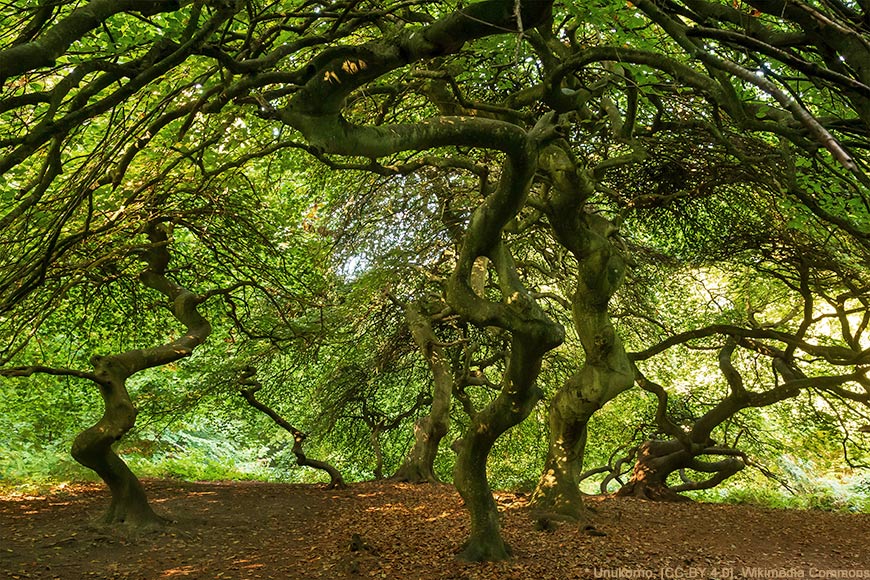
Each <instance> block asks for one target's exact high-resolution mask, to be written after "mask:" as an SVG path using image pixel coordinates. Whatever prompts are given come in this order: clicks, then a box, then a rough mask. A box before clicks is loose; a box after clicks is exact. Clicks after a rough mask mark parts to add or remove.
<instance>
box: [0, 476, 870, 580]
mask: <svg viewBox="0 0 870 580" xmlns="http://www.w3.org/2000/svg"><path fill="white" fill-rule="evenodd" d="M145 485H146V488H147V489H148V492H149V497H150V498H151V499H152V502H153V503H154V506H155V508H156V509H157V510H158V511H159V512H160V513H161V514H162V515H165V516H167V517H169V518H171V519H172V520H173V522H174V523H172V524H171V525H169V526H167V527H166V528H165V529H162V530H159V531H156V532H152V533H148V534H138V535H136V534H131V533H129V532H123V531H122V532H119V531H117V530H114V531H113V530H108V529H106V528H103V527H101V526H99V525H96V524H94V523H91V522H93V520H94V518H95V517H96V516H98V515H99V513H100V512H101V510H102V509H104V508H105V507H106V506H107V505H108V497H107V492H106V490H105V489H104V488H103V487H102V486H100V485H96V484H94V485H73V486H67V487H66V488H64V489H61V490H57V491H55V492H53V493H51V494H49V495H39V496H34V495H20V494H19V495H15V494H13V495H5V496H0V578H61V579H63V580H67V579H76V578H137V579H138V578H141V579H158V578H161V579H163V578H165V579H175V578H204V579H212V578H243V579H249V578H250V579H256V578H275V579H306V578H311V579H314V578H318V579H333V578H396V579H404V578H410V579H420V580H428V579H436V578H438V579H457V580H458V579H468V580H471V579H480V580H485V579H496V578H498V579H516V580H525V579H535V580H544V579H559V580H562V579H569V578H658V579H665V578H702V579H703V578H731V577H733V578H811V577H817V578H832V577H836V578H861V577H870V551H868V550H867V545H868V540H870V515H851V514H833V513H825V512H815V511H792V510H773V509H763V508H756V507H749V506H725V505H712V504H692V503H687V504H658V503H652V502H647V501H643V500H637V499H628V498H609V497H608V498H597V497H596V498H591V499H590V500H589V502H588V503H589V505H590V506H592V507H593V508H594V509H595V511H596V513H595V515H594V516H593V517H594V519H593V520H592V521H591V524H592V525H594V530H584V529H583V526H579V525H576V524H561V525H558V526H557V527H556V529H555V530H552V531H540V530H537V529H536V528H535V524H534V522H533V521H532V520H531V518H530V517H529V514H528V512H527V510H526V507H525V504H526V501H525V500H526V498H525V497H524V496H522V495H516V494H513V493H500V494H498V501H499V505H500V507H501V508H502V509H503V516H504V519H503V522H504V534H505V536H506V537H507V539H508V541H509V542H510V543H511V544H512V546H513V549H514V553H515V558H514V559H513V560H511V561H509V562H500V563H487V564H468V563H462V562H459V561H457V560H455V559H454V557H453V554H455V553H456V552H457V551H458V549H459V546H460V544H461V542H462V541H463V540H464V538H465V536H466V533H467V529H468V522H467V521H466V520H467V518H466V515H465V512H464V511H463V508H462V502H461V499H460V498H459V496H458V495H457V493H456V491H455V490H454V489H453V487H452V486H447V485H440V486H416V485H408V484H396V483H389V482H382V483H375V482H372V483H360V484H354V485H351V486H350V488H348V489H346V490H340V491H334V490H327V489H325V487H323V486H313V485H286V484H271V483H249V482H244V483H240V482H228V483H185V482H177V481H146V482H145ZM587 525H588V524H587ZM353 534H359V536H360V538H361V539H362V543H363V544H364V545H363V547H362V549H358V550H352V549H351V543H352V537H353Z"/></svg>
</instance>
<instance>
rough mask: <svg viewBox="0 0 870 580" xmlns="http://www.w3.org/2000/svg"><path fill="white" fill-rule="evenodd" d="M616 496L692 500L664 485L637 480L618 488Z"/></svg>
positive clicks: (656, 499)
mask: <svg viewBox="0 0 870 580" xmlns="http://www.w3.org/2000/svg"><path fill="white" fill-rule="evenodd" d="M614 496H616V497H636V498H639V499H646V500H649V501H668V502H684V503H685V502H694V501H695V500H693V499H692V498H690V497H686V496H684V495H680V494H679V493H677V492H675V491H674V490H672V489H671V488H669V487H668V486H666V485H647V484H643V483H639V482H634V483H632V482H629V483H627V484H625V485H624V486H622V487H621V488H619V490H618V491H617V492H616V493H615V494H614Z"/></svg>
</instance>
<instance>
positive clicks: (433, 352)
mask: <svg viewBox="0 0 870 580" xmlns="http://www.w3.org/2000/svg"><path fill="white" fill-rule="evenodd" d="M403 307H404V309H405V318H406V319H407V321H408V327H409V328H410V329H411V336H413V337H414V342H416V343H417V347H418V348H419V349H420V353H421V354H422V355H423V358H424V359H425V360H426V364H427V365H428V366H429V370H430V372H431V373H432V381H433V385H434V388H433V390H432V403H431V407H430V410H429V414H428V415H426V416H424V417H421V418H420V419H418V420H417V421H416V422H415V423H414V446H413V447H412V448H411V450H410V451H409V452H408V456H407V457H405V461H404V462H403V463H402V466H401V467H399V470H398V471H396V473H395V475H393V479H396V480H398V481H407V482H411V483H438V477H437V476H436V475H435V457H436V456H437V454H438V445H439V444H440V443H441V439H443V438H444V436H445V435H446V434H447V431H448V429H449V428H450V402H451V399H452V392H453V372H452V368H451V366H450V363H449V361H448V358H447V353H446V352H445V351H444V348H443V347H442V346H441V345H440V344H439V342H438V340H437V339H436V337H435V333H434V332H433V331H432V323H431V319H430V317H429V316H427V315H426V314H425V313H423V312H421V311H420V310H419V309H418V308H417V307H415V306H414V305H412V304H403Z"/></svg>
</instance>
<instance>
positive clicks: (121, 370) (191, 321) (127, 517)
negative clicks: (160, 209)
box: [0, 220, 211, 527]
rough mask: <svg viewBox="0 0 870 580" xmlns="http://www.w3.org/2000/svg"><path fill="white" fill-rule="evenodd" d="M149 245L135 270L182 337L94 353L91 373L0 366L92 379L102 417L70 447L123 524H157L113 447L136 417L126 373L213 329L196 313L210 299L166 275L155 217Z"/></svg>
mask: <svg viewBox="0 0 870 580" xmlns="http://www.w3.org/2000/svg"><path fill="white" fill-rule="evenodd" d="M143 233H144V234H145V235H147V238H148V242H149V244H148V245H146V246H143V247H141V248H140V249H139V253H140V254H141V259H142V261H144V262H145V264H146V268H145V269H144V270H142V272H141V273H140V274H139V279H140V280H141V282H142V284H143V285H145V286H147V287H148V288H151V289H152V290H155V291H157V292H159V293H161V294H162V295H163V296H164V297H165V300H166V301H167V303H168V304H167V306H168V308H169V310H170V312H171V313H172V315H173V316H174V317H175V318H176V320H177V321H178V322H180V323H181V324H183V325H184V326H185V331H184V335H183V336H180V337H179V338H177V339H175V340H172V341H171V342H168V343H165V344H162V345H159V346H153V347H149V348H139V349H132V350H127V351H125V352H121V353H117V354H112V355H97V354H95V355H93V356H92V357H91V359H90V364H91V366H93V369H94V370H93V372H85V371H77V370H74V369H65V368H52V367H45V366H38V365H34V366H25V367H12V368H7V369H2V370H0V375H2V376H7V377H27V376H30V375H32V374H34V373H47V374H51V375H67V376H74V377H79V378H83V379H88V380H90V381H92V382H93V383H95V384H96V385H97V387H98V388H99V390H100V395H101V396H102V398H103V408H104V411H103V416H102V417H101V418H100V420H99V421H98V422H97V423H96V424H94V425H93V426H91V427H90V428H88V429H86V430H84V431H82V432H81V433H80V434H79V436H78V437H76V439H75V442H74V443H73V447H72V455H73V457H74V458H75V460H76V461H78V462H79V463H81V464H82V465H84V466H85V467H88V468H90V469H93V470H94V471H95V472H96V473H97V474H98V475H99V476H100V478H102V480H103V481H104V482H105V483H106V485H108V486H109V489H110V490H111V492H112V502H111V505H110V506H109V510H108V512H107V513H106V516H105V518H104V520H105V521H106V523H126V524H129V525H131V526H134V527H149V526H153V525H158V524H159V523H160V522H161V519H160V518H159V517H158V516H157V515H156V514H155V513H154V511H153V510H152V509H151V506H150V505H149V504H148V500H147V498H146V496H145V490H144V489H143V487H142V484H141V483H140V482H139V480H138V478H137V477H136V476H135V475H134V474H133V472H132V471H130V469H129V468H128V467H127V465H126V464H125V463H124V461H123V460H122V459H121V458H120V457H118V455H117V453H115V451H114V450H113V448H112V447H113V445H114V444H115V443H116V442H117V441H118V440H120V439H121V438H122V437H123V436H124V434H125V433H127V431H129V430H130V429H131V428H132V427H133V424H134V422H135V420H136V408H135V406H134V405H133V402H132V400H131V399H130V395H129V393H128V392H127V388H126V382H127V379H129V378H130V376H132V375H134V374H135V373H137V372H140V371H143V370H145V369H149V368H153V367H157V366H162V365H166V364H169V363H172V362H174V361H177V360H179V359H182V358H184V357H188V356H190V355H191V354H192V353H193V349H194V348H196V347H197V346H199V345H200V344H201V343H202V342H203V341H205V339H206V338H207V337H208V335H209V334H210V333H211V325H210V324H209V322H208V320H206V319H205V318H204V317H203V316H202V315H201V314H200V313H199V311H198V307H199V305H200V304H202V302H204V301H205V299H206V298H208V295H204V296H200V295H197V294H194V293H193V292H191V291H190V290H188V289H186V288H183V287H181V286H179V285H177V284H176V283H174V282H172V281H171V280H170V279H169V278H167V276H166V269H167V267H168V266H169V261H170V253H169V249H168V245H169V244H170V237H169V231H168V229H167V228H166V226H165V225H164V224H163V223H162V222H161V221H159V220H153V221H151V222H150V223H148V224H147V225H146V227H145V231H144V232H143Z"/></svg>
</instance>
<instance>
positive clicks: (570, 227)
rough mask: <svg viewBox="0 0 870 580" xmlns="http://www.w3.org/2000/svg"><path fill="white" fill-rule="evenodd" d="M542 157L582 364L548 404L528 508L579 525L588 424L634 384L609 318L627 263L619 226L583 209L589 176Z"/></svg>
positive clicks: (559, 158)
mask: <svg viewBox="0 0 870 580" xmlns="http://www.w3.org/2000/svg"><path fill="white" fill-rule="evenodd" d="M542 157H543V158H544V159H545V161H544V162H543V163H542V165H543V166H544V167H546V168H547V169H548V170H549V171H550V173H551V175H553V176H554V179H553V183H554V187H553V191H552V192H551V200H550V201H551V203H550V206H549V211H548V215H549V218H550V223H551V225H552V227H553V231H554V233H555V234H556V237H557V239H558V240H559V241H560V243H562V245H564V246H565V247H566V248H567V249H568V250H569V251H570V252H571V253H572V254H573V255H574V257H575V259H576V260H577V267H578V275H577V282H576V284H575V289H574V295H573V296H572V301H571V304H572V315H573V319H574V327H575V328H576V330H577V334H578V336H579V338H580V344H581V345H582V347H583V351H584V353H585V355H586V360H585V361H584V363H583V366H582V367H581V368H580V370H579V371H577V372H576V373H574V375H572V376H571V377H570V378H569V379H568V380H567V381H566V382H565V384H564V385H563V387H562V388H561V389H560V390H559V392H558V393H556V395H555V397H553V400H552V402H551V403H550V410H549V426H550V438H549V447H548V451H547V460H546V463H545V465H544V471H543V473H542V474H541V477H540V479H539V481H538V485H537V487H536V488H535V491H534V493H533V494H532V500H531V505H532V507H533V508H534V509H535V510H536V511H538V512H543V514H545V515H547V516H548V517H554V516H556V517H561V518H567V519H581V518H582V517H583V516H584V508H583V499H582V496H581V494H580V489H579V479H578V476H579V474H580V472H581V470H582V468H583V453H584V450H585V447H586V432H587V424H588V422H589V419H590V418H591V417H592V415H593V414H594V413H595V411H597V410H598V409H600V408H601V407H602V406H603V405H604V404H605V403H607V401H609V400H611V399H613V398H614V397H616V396H617V395H618V394H620V393H622V392H623V391H625V390H626V389H628V388H630V387H631V385H632V384H633V382H634V373H633V371H632V368H631V361H629V359H628V355H627V354H626V352H625V348H624V347H623V344H622V340H621V339H620V338H619V335H618V334H617V333H616V330H615V329H614V327H613V324H612V323H611V321H610V315H609V313H608V305H609V303H610V299H611V297H612V296H613V294H614V293H615V292H616V290H617V289H618V288H619V286H620V285H621V283H622V280H623V277H624V272H625V267H626V263H625V258H624V257H623V256H622V254H621V253H620V248H618V247H617V244H618V243H619V241H618V237H617V234H618V230H617V228H616V227H615V226H613V224H611V223H610V222H609V221H607V220H605V219H604V218H601V217H599V216H596V215H589V214H587V213H585V212H584V211H583V207H582V203H583V200H584V199H585V198H586V197H588V195H589V194H590V193H591V191H592V189H591V187H590V181H589V177H588V176H586V175H584V174H583V173H581V172H580V171H578V170H577V168H576V166H575V165H574V163H573V162H572V161H571V159H570V158H569V156H568V155H567V154H565V153H564V151H561V150H559V149H557V148H556V147H555V146H553V147H550V149H549V150H548V154H547V155H545V156H542Z"/></svg>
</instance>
